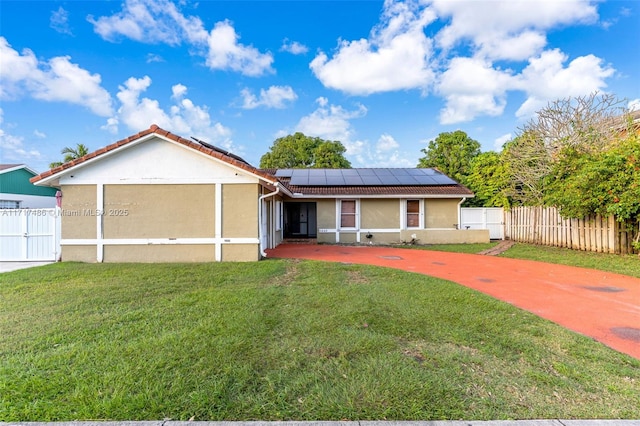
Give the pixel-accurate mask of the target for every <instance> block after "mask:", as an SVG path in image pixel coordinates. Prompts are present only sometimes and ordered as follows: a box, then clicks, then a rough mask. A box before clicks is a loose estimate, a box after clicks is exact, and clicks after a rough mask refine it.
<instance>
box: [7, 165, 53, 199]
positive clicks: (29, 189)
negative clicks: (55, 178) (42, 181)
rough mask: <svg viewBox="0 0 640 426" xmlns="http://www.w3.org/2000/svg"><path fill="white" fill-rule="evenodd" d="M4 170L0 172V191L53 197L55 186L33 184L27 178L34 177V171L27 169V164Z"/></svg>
mask: <svg viewBox="0 0 640 426" xmlns="http://www.w3.org/2000/svg"><path fill="white" fill-rule="evenodd" d="M5 170H6V171H5ZM5 170H2V171H1V173H0V192H2V193H7V194H22V195H42V196H45V197H46V196H49V197H55V195H56V191H57V189H56V188H47V187H44V186H35V185H34V184H32V183H31V182H29V179H31V178H32V177H34V176H35V175H36V173H35V172H33V171H32V170H30V169H28V168H27V166H24V165H22V164H20V165H16V166H15V167H12V168H10V169H5Z"/></svg>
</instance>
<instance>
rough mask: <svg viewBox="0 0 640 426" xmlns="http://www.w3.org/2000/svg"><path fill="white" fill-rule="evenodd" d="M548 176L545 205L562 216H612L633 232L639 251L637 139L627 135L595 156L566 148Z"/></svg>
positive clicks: (639, 141) (639, 153)
mask: <svg viewBox="0 0 640 426" xmlns="http://www.w3.org/2000/svg"><path fill="white" fill-rule="evenodd" d="M558 157H559V159H558V161H557V162H556V164H555V165H554V168H553V170H552V173H551V174H550V175H549V176H548V177H547V181H548V182H547V193H546V195H545V201H546V203H547V204H550V205H554V206H557V207H558V208H559V209H560V214H562V215H563V216H564V217H572V218H583V217H585V216H587V215H590V214H593V213H597V214H600V215H602V216H605V217H606V216H613V217H614V218H615V219H616V220H617V221H619V222H624V223H627V224H630V225H631V226H632V227H633V229H635V230H636V235H635V238H634V246H635V247H636V248H640V243H639V240H640V232H638V231H639V230H638V225H639V224H640V136H639V135H638V133H636V132H629V133H627V134H626V135H625V136H624V137H623V138H621V139H620V140H617V141H614V142H613V143H612V144H611V145H610V146H609V147H608V149H606V150H602V151H600V152H597V153H584V152H580V151H579V150H578V149H576V148H575V147H566V148H564V149H563V150H562V151H561V152H560V153H559V154H558Z"/></svg>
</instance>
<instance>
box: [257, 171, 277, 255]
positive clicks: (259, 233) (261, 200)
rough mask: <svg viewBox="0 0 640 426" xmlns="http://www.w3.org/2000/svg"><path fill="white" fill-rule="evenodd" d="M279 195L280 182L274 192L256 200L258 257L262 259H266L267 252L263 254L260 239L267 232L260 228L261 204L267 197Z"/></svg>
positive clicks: (262, 245)
mask: <svg viewBox="0 0 640 426" xmlns="http://www.w3.org/2000/svg"><path fill="white" fill-rule="evenodd" d="M279 193H280V182H276V190H275V191H273V192H270V193H268V194H264V195H261V196H260V198H258V241H259V244H258V245H259V247H260V256H262V257H267V252H265V251H264V250H265V249H264V244H263V243H262V237H263V236H264V235H266V232H267V230H266V229H263V228H262V215H263V213H262V206H263V202H264V200H265V199H266V198H269V197H273V196H274V195H276V194H279ZM267 226H269V224H267Z"/></svg>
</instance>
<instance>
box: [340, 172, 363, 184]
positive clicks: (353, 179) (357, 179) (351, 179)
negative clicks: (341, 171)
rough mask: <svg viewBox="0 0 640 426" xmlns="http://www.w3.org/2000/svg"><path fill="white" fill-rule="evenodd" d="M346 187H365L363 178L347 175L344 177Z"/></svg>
mask: <svg viewBox="0 0 640 426" xmlns="http://www.w3.org/2000/svg"><path fill="white" fill-rule="evenodd" d="M344 183H345V185H349V186H361V185H364V182H363V181H362V178H361V177H360V176H358V175H345V176H344Z"/></svg>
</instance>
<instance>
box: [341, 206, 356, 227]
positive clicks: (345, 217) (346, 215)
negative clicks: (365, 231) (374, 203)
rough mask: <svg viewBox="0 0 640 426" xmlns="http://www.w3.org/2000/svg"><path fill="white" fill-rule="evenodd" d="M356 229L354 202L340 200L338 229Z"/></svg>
mask: <svg viewBox="0 0 640 426" xmlns="http://www.w3.org/2000/svg"><path fill="white" fill-rule="evenodd" d="M355 227H356V200H342V201H341V204H340V228H355Z"/></svg>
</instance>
